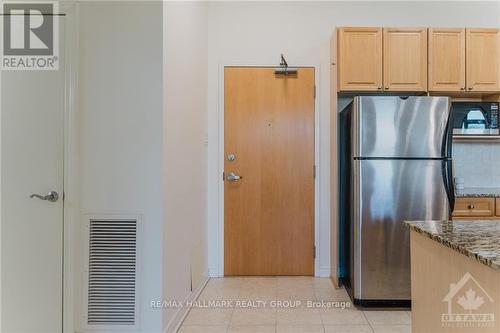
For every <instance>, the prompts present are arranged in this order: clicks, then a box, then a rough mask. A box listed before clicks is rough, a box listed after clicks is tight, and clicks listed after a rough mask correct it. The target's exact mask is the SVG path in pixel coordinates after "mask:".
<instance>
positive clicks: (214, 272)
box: [208, 267, 223, 278]
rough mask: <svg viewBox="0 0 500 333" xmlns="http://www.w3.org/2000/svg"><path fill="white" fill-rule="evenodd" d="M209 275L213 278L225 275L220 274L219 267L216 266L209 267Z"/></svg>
mask: <svg viewBox="0 0 500 333" xmlns="http://www.w3.org/2000/svg"><path fill="white" fill-rule="evenodd" d="M208 276H210V277H211V278H219V277H223V276H220V274H219V269H217V268H214V267H210V268H208Z"/></svg>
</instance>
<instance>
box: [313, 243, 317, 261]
mask: <svg viewBox="0 0 500 333" xmlns="http://www.w3.org/2000/svg"><path fill="white" fill-rule="evenodd" d="M313 258H314V259H316V245H314V246H313Z"/></svg>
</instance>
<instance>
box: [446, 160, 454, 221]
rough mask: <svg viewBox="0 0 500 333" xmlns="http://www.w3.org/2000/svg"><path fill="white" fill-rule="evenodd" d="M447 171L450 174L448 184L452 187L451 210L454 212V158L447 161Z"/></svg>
mask: <svg viewBox="0 0 500 333" xmlns="http://www.w3.org/2000/svg"><path fill="white" fill-rule="evenodd" d="M446 166H447V168H446V171H447V172H446V173H447V176H448V184H449V188H450V197H451V200H450V211H451V212H453V210H454V209H455V185H454V184H453V160H452V159H449V160H447V161H446Z"/></svg>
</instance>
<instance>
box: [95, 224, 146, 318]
mask: <svg viewBox="0 0 500 333" xmlns="http://www.w3.org/2000/svg"><path fill="white" fill-rule="evenodd" d="M89 230H90V232H89V256H88V304H87V311H88V312H87V324H88V325H89V326H123V325H126V326H134V325H135V324H136V289H137V221H136V220H93V219H91V220H90V224H89Z"/></svg>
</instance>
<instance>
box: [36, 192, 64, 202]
mask: <svg viewBox="0 0 500 333" xmlns="http://www.w3.org/2000/svg"><path fill="white" fill-rule="evenodd" d="M30 198H38V199H40V200H44V201H50V202H56V201H57V200H59V194H57V192H56V191H50V192H49V193H47V195H40V194H32V195H30Z"/></svg>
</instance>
